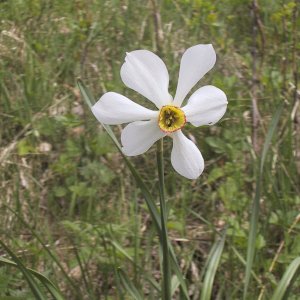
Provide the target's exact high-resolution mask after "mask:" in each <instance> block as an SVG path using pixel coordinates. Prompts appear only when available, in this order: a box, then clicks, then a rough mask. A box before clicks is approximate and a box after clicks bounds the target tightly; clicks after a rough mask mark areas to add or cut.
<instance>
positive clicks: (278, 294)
mask: <svg viewBox="0 0 300 300" xmlns="http://www.w3.org/2000/svg"><path fill="white" fill-rule="evenodd" d="M299 272H300V257H297V258H295V259H294V260H293V261H292V262H291V263H290V265H289V266H288V268H287V270H286V271H285V273H284V274H283V276H282V278H281V280H280V282H279V284H277V287H276V289H275V292H274V294H273V296H272V298H271V300H281V299H288V294H289V291H290V288H291V286H292V284H293V282H294V281H295V279H296V278H297V277H298V275H299Z"/></svg>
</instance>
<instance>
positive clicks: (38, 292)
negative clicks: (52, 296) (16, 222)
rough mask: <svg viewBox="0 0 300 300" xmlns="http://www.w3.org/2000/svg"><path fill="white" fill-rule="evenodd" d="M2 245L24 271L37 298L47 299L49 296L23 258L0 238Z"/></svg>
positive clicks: (40, 299)
mask: <svg viewBox="0 0 300 300" xmlns="http://www.w3.org/2000/svg"><path fill="white" fill-rule="evenodd" d="M0 245H1V246H2V247H3V248H4V250H5V251H6V252H7V253H8V254H9V255H10V256H11V258H12V259H13V261H14V262H15V263H16V266H17V268H18V269H19V270H20V271H21V272H22V273H23V275H24V278H25V279H26V281H27V282H28V284H29V287H30V290H31V291H32V293H33V295H34V296H35V298H36V299H39V300H44V299H45V300H46V299H47V297H46V296H45V295H44V293H43V291H42V290H41V288H40V287H39V286H38V284H37V283H36V281H35V280H34V278H33V277H32V274H31V272H29V271H28V270H27V268H26V267H25V266H24V265H23V263H22V262H21V260H20V259H19V258H18V257H17V256H16V255H15V254H14V252H13V251H12V250H11V249H10V248H9V247H8V246H6V244H5V243H4V242H2V241H1V240H0Z"/></svg>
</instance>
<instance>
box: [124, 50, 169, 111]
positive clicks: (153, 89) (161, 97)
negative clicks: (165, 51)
mask: <svg viewBox="0 0 300 300" xmlns="http://www.w3.org/2000/svg"><path fill="white" fill-rule="evenodd" d="M121 78H122V80H123V82H124V83H125V84H126V85H127V86H128V87H129V88H131V89H133V90H135V91H136V92H138V93H140V94H141V95H143V96H144V97H146V98H148V99H149V100H150V101H152V102H153V103H154V104H155V105H156V106H157V107H158V108H160V107H161V106H163V105H165V104H168V103H170V102H171V101H172V97H171V96H170V94H169V92H168V86H169V73H168V70H167V68H166V65H165V64H164V62H163V61H162V60H161V59H160V58H159V57H158V56H157V55H155V54H154V53H152V52H150V51H147V50H135V51H132V52H129V53H127V55H126V57H125V63H124V64H123V66H122V68H121Z"/></svg>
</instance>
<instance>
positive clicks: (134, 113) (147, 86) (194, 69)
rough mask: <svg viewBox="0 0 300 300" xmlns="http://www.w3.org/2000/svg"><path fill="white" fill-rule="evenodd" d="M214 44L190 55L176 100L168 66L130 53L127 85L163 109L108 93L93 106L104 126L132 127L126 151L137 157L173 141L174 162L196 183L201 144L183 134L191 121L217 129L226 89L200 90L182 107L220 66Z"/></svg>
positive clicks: (146, 54) (124, 73)
mask: <svg viewBox="0 0 300 300" xmlns="http://www.w3.org/2000/svg"><path fill="white" fill-rule="evenodd" d="M215 62H216V53H215V51H214V48H213V46H212V45H210V44H209V45H196V46H193V47H191V48H189V49H187V50H186V51H185V53H184V54H183V56H182V59H181V63H180V70H179V79H178V85H177V90H176V94H175V97H174V99H173V98H172V96H171V95H170V94H169V92H168V86H169V74H168V70H167V68H166V65H165V64H164V62H163V61H162V60H161V59H160V58H159V57H158V56H157V55H155V54H154V53H152V52H150V51H147V50H136V51H132V52H130V53H127V55H126V58H125V63H124V64H123V66H122V68H121V78H122V80H123V82H124V84H125V85H126V86H128V87H129V88H131V89H133V90H135V91H136V92H138V93H140V94H141V95H143V96H144V97H146V98H148V99H149V100H150V101H151V102H153V103H154V104H155V105H156V107H157V108H158V110H157V111H153V110H150V109H147V108H145V107H143V106H141V105H139V104H136V103H134V102H133V101H131V100H129V99H128V98H126V97H124V96H122V95H120V94H117V93H114V92H108V93H106V94H104V95H103V96H102V97H101V98H100V100H99V101H98V102H97V103H96V104H95V105H94V106H93V107H92V111H93V114H94V115H95V117H96V118H97V119H98V121H100V122H102V123H104V124H108V125H117V124H123V123H129V124H128V125H127V126H126V127H125V128H124V129H123V131H122V134H121V142H122V146H123V148H122V150H123V153H124V154H125V155H128V156H134V155H139V154H142V153H144V152H146V151H147V150H148V149H149V148H150V147H151V146H152V145H153V144H154V143H155V142H156V141H157V140H159V139H160V138H162V137H164V136H170V137H171V138H172V139H173V149H172V153H171V162H172V165H173V167H174V169H175V170H176V171H177V172H178V173H179V174H181V175H182V176H184V177H186V178H189V179H195V178H197V177H198V176H200V174H201V173H202V172H203V169H204V160H203V157H202V155H201V153H200V151H199V149H198V148H197V147H196V145H195V144H194V143H193V142H192V141H191V140H189V139H188V138H187V137H185V135H184V134H183V133H182V131H181V128H182V127H183V126H184V125H185V123H186V122H190V123H191V124H193V125H194V126H201V125H212V124H215V123H216V122H217V121H219V120H220V119H221V118H222V116H223V115H224V113H225V111H226V107H227V98H226V95H225V94H224V92H223V91H221V90H220V89H218V88H216V87H214V86H211V85H207V86H204V87H202V88H200V89H198V90H196V91H195V92H194V93H193V94H192V95H191V97H190V98H189V99H188V101H187V104H186V105H185V106H183V107H181V105H182V103H183V101H184V99H185V97H186V96H187V94H188V93H189V91H190V90H191V89H192V88H193V86H194V85H195V84H196V83H197V82H198V81H199V80H200V79H201V78H202V77H203V76H204V75H205V74H206V73H207V72H208V71H209V70H210V69H211V68H212V67H213V66H214V64H215Z"/></svg>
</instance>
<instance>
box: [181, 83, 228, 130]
mask: <svg viewBox="0 0 300 300" xmlns="http://www.w3.org/2000/svg"><path fill="white" fill-rule="evenodd" d="M227 103H228V102H227V98H226V95H225V94H224V92H223V91H221V90H220V89H218V88H216V87H215V86H212V85H206V86H204V87H202V88H200V89H198V90H197V91H196V92H195V93H193V95H192V96H191V98H190V99H189V100H188V103H187V105H186V106H184V107H183V108H182V110H183V111H184V113H185V116H186V120H187V122H190V123H192V124H193V125H194V126H201V125H213V124H215V123H217V122H218V121H219V120H220V119H221V118H222V117H223V115H224V114H225V111H226V108H227Z"/></svg>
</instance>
